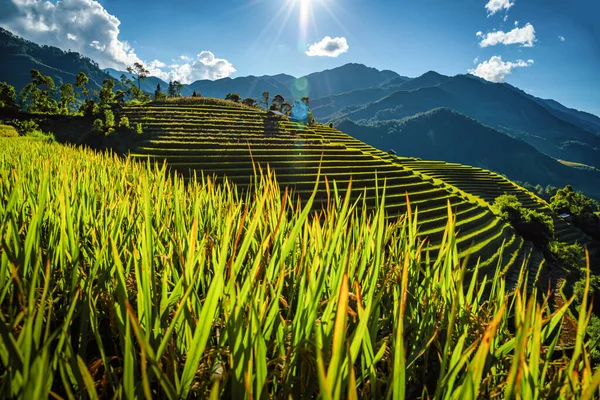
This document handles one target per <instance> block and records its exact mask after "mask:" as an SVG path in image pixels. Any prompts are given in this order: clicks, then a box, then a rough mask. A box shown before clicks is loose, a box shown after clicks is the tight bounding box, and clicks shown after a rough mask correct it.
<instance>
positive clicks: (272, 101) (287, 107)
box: [225, 92, 315, 124]
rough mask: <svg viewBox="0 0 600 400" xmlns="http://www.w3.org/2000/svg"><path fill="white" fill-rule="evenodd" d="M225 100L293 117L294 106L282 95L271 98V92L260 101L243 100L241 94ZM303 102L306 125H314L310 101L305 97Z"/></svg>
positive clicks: (229, 95)
mask: <svg viewBox="0 0 600 400" xmlns="http://www.w3.org/2000/svg"><path fill="white" fill-rule="evenodd" d="M225 100H229V101H233V102H234V103H242V104H244V105H247V106H249V107H257V106H262V107H264V109H265V110H269V111H277V112H280V113H282V114H285V115H287V116H288V117H289V116H291V115H292V110H293V107H294V106H293V105H292V104H291V103H289V102H288V101H286V100H285V98H284V97H283V96H282V95H281V94H276V95H275V96H273V98H271V94H270V93H269V92H263V93H262V96H261V98H260V100H258V101H257V100H256V99H253V98H251V97H247V98H245V99H243V100H242V97H241V96H240V94H239V93H228V94H227V95H226V96H225ZM301 102H302V103H304V105H305V106H306V109H307V116H306V123H307V124H313V123H314V122H315V121H314V117H313V116H312V113H311V112H310V99H309V98H308V97H307V96H305V97H302V99H301Z"/></svg>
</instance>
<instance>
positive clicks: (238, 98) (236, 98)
mask: <svg viewBox="0 0 600 400" xmlns="http://www.w3.org/2000/svg"><path fill="white" fill-rule="evenodd" d="M225 100H229V101H233V102H234V103H239V102H240V101H241V100H242V96H240V95H239V94H238V93H227V96H225Z"/></svg>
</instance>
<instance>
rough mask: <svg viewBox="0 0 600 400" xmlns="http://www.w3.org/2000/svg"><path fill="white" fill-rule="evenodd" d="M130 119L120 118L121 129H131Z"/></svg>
mask: <svg viewBox="0 0 600 400" xmlns="http://www.w3.org/2000/svg"><path fill="white" fill-rule="evenodd" d="M129 128H130V126H129V118H127V117H124V116H123V117H121V118H119V129H129Z"/></svg>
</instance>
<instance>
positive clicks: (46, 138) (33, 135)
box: [25, 129, 56, 143]
mask: <svg viewBox="0 0 600 400" xmlns="http://www.w3.org/2000/svg"><path fill="white" fill-rule="evenodd" d="M25 136H27V137H28V138H30V139H37V140H40V141H42V142H45V143H55V142H56V138H55V137H54V134H53V133H51V132H48V133H46V132H42V131H41V130H39V129H38V130H34V131H31V132H30V133H28V134H27V135H25Z"/></svg>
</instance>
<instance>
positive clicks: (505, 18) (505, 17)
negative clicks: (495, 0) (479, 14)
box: [504, 14, 508, 22]
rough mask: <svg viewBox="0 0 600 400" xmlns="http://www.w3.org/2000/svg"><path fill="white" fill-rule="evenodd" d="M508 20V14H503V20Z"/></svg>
mask: <svg viewBox="0 0 600 400" xmlns="http://www.w3.org/2000/svg"><path fill="white" fill-rule="evenodd" d="M506 21H508V14H506V15H505V16H504V22H506Z"/></svg>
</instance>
